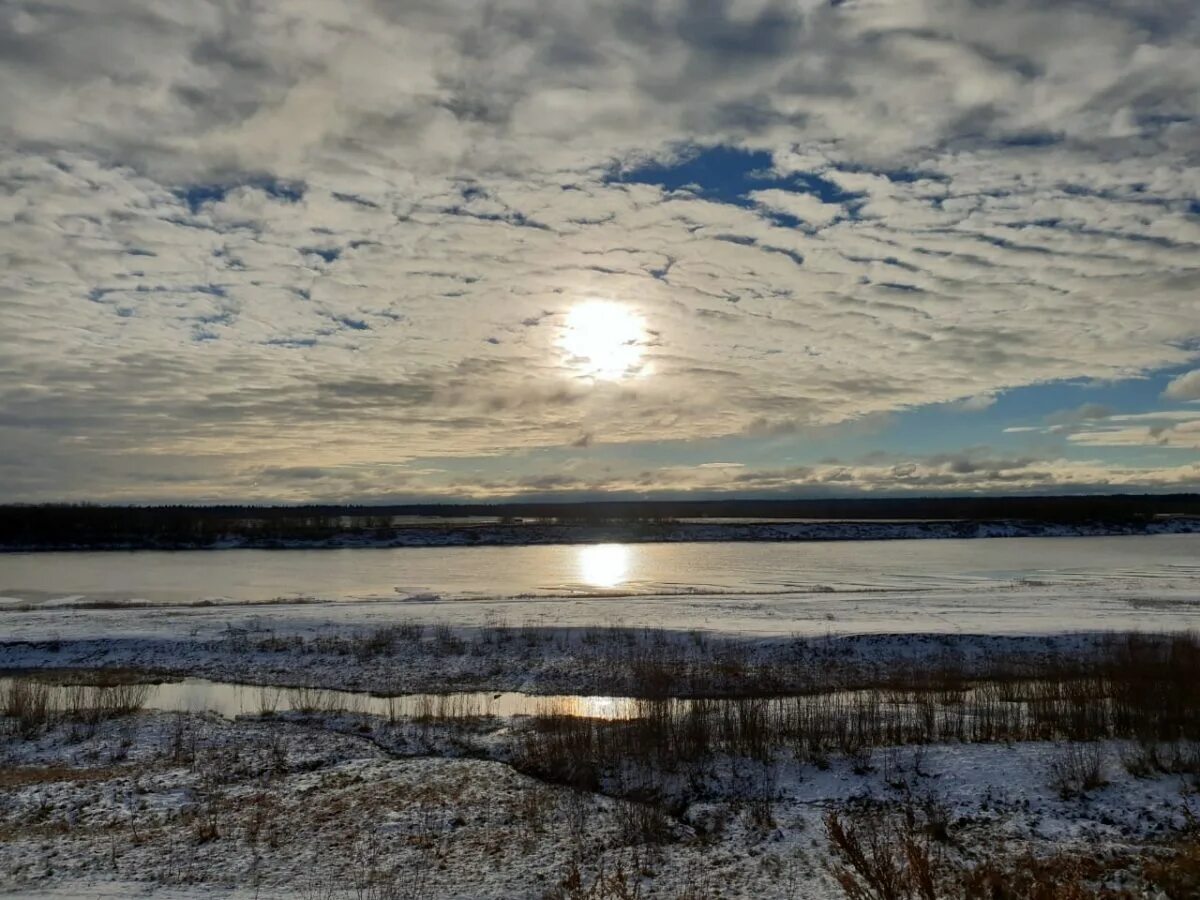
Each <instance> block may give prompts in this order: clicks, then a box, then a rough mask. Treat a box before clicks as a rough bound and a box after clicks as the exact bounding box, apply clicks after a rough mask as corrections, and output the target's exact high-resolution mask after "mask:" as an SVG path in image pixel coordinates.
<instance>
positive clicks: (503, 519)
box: [0, 494, 1200, 548]
mask: <svg viewBox="0 0 1200 900" xmlns="http://www.w3.org/2000/svg"><path fill="white" fill-rule="evenodd" d="M1172 515H1175V516H1180V515H1186V516H1200V494H1145V495H1132V494H1116V495H1104V496H1064V497H1051V496H1031V497H920V498H857V499H841V500H828V499H820V500H745V499H742V500H651V501H599V502H580V503H550V502H541V503H458V504H432V503H426V504H405V505H392V506H353V505H345V506H342V505H312V506H232V505H230V506H183V505H177V506H101V505H91V504H78V505H76V504H44V505H11V506H0V545H2V546H5V547H9V548H21V547H49V546H73V547H85V548H86V547H105V546H108V547H111V546H120V545H128V546H158V547H172V546H178V547H184V546H200V547H203V546H212V545H214V544H216V543H218V542H220V541H222V540H234V541H247V540H249V541H259V542H263V541H279V540H300V541H319V540H322V539H326V538H329V537H331V536H334V535H338V534H345V533H347V532H349V533H359V534H372V535H386V534H387V533H388V532H390V531H391V530H393V529H394V528H395V527H397V525H396V521H395V520H396V518H397V517H416V518H424V519H427V523H428V525H429V526H430V527H436V526H438V525H440V524H444V522H443V520H445V519H448V518H449V519H470V518H482V517H486V518H488V519H491V520H493V521H496V520H498V521H499V522H500V523H502V524H504V525H512V526H514V527H519V526H520V525H522V524H527V523H543V524H544V523H556V524H564V525H573V524H580V525H586V524H614V523H618V524H619V523H647V522H649V523H654V522H671V521H675V520H679V519H707V518H745V519H834V520H839V519H840V520H867V521H870V520H875V521H879V520H937V519H943V520H944V519H957V520H974V521H995V520H1023V521H1032V522H1048V523H1082V522H1113V523H1123V522H1131V521H1146V520H1149V519H1151V518H1154V517H1157V516H1172ZM404 527H407V528H412V527H414V526H413V524H412V523H411V522H408V523H406V524H405V526H404ZM415 527H421V526H420V525H417V526H415ZM455 527H460V528H461V527H469V525H466V524H465V523H462V522H458V523H455Z"/></svg>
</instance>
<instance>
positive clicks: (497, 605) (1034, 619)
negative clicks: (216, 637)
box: [0, 535, 1200, 637]
mask: <svg viewBox="0 0 1200 900" xmlns="http://www.w3.org/2000/svg"><path fill="white" fill-rule="evenodd" d="M281 598H283V599H304V600H315V601H328V602H319V603H307V604H293V603H287V604H281V605H279V606H254V607H247V608H245V609H238V608H230V607H229V606H227V605H225V604H246V603H250V604H257V603H265V602H269V601H274V600H279V599H281ZM133 603H137V604H138V605H150V606H152V607H155V608H154V609H152V610H141V611H139V613H138V614H137V615H136V616H135V614H134V611H133V610H130V609H121V608H120V607H122V606H123V605H125V604H133ZM209 604H219V605H216V606H213V605H209ZM110 606H112V607H117V608H115V609H108V608H107V607H110ZM164 606H165V607H167V608H165V609H161V608H159V607H164ZM97 607H105V608H97ZM0 609H2V610H4V612H3V613H2V614H3V616H4V618H3V619H0V631H3V630H4V628H3V624H4V622H5V621H7V622H8V623H9V625H10V626H11V628H10V629H9V630H10V633H11V634H12V636H13V637H16V636H18V635H20V636H29V637H36V636H38V635H39V634H42V633H49V632H53V633H56V634H57V633H63V632H64V630H65V632H77V631H78V632H83V631H86V630H87V628H88V623H89V622H90V623H91V625H92V626H96V627H100V628H101V630H103V631H105V632H111V630H114V629H115V630H116V631H119V632H128V631H131V630H132V631H140V630H142V629H143V628H149V627H151V626H152V624H153V623H154V622H157V623H158V626H159V628H158V629H155V630H162V629H169V628H171V627H173V626H171V625H170V624H169V623H170V622H171V621H172V620H173V619H174V620H178V619H179V618H180V617H185V616H186V617H187V618H188V619H190V620H192V621H193V622H194V623H195V624H196V625H200V624H201V623H204V622H211V623H215V622H216V621H218V620H219V621H220V622H222V623H225V622H228V621H231V620H233V619H237V618H238V617H239V616H248V615H251V614H253V615H255V616H257V617H259V618H261V617H264V616H266V617H269V618H271V619H279V620H281V622H282V620H284V619H287V620H290V621H291V622H292V623H293V624H296V625H303V624H304V623H308V624H311V625H316V624H318V622H333V621H340V622H346V623H353V622H370V623H374V622H379V621H385V620H387V619H389V618H396V617H409V618H418V619H425V620H437V621H451V622H458V623H462V624H483V623H484V622H495V621H497V620H498V619H502V620H503V621H506V622H507V623H509V624H522V623H526V622H534V621H536V622H538V623H539V624H561V625H581V624H618V623H619V624H626V625H664V626H672V627H698V628H708V629H713V630H731V631H749V632H758V633H788V632H813V631H820V630H830V631H889V630H899V631H907V630H912V631H963V630H969V631H977V632H1014V631H1045V630H1057V629H1063V628H1067V629H1077V628H1093V627H1100V628H1139V627H1140V628H1171V629H1175V628H1186V627H1197V628H1200V536H1198V535H1175V536H1154V537H1111V538H1095V537H1092V538H1007V539H995V540H915V541H846V542H829V543H761V544H755V543H725V544H722V543H706V544H629V545H623V544H598V545H573V546H566V545H563V546H537V547H481V548H421V549H415V548H406V549H388V550H383V549H356V550H287V551H256V550H238V551H183V552H152V551H142V552H136V553H121V552H110V553H35V554H5V555H0ZM85 620H86V621H85ZM177 624H178V622H177Z"/></svg>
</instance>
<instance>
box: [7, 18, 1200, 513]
mask: <svg viewBox="0 0 1200 900" xmlns="http://www.w3.org/2000/svg"><path fill="white" fill-rule="evenodd" d="M714 148H718V149H719V153H720V154H723V155H722V156H721V157H720V159H721V161H722V162H721V165H720V166H716V167H715V168H713V169H712V171H711V172H710V171H708V170H706V169H704V167H703V165H701V164H702V163H703V162H704V161H705V160H709V159H713V158H715V157H714V156H713V154H716V153H718V149H714ZM689 165H691V166H693V168H694V169H695V171H696V172H699V173H701V175H700V176H698V177H700V178H701V180H700V181H699V182H694V183H691V182H688V183H676V181H677V179H676V180H673V179H672V178H671V177H669V176H670V173H672V172H680V171H685V170H686V171H689V172H690V171H692V170H691V169H686V167H687V166H689ZM1198 198H1200V17H1198V16H1197V14H1196V10H1195V5H1194V3H1192V2H1190V0H1189V2H1183V0H1159V2H1154V3H1151V2H1133V0H1103V2H1102V0H1075V2H1062V3H1054V4H1044V3H1033V2H1014V0H1004V2H995V3H979V2H970V0H960V2H952V0H943V2H937V0H893V2H887V3H884V2H872V0H851V2H843V3H834V4H831V3H827V2H825V3H817V2H799V3H797V2H794V0H793V2H788V3H775V2H767V0H736V2H734V0H731V2H718V0H669V2H666V0H664V2H646V0H628V2H599V3H598V2H583V0H579V2H574V0H566V2H563V0H558V2H548V0H540V2H539V0H501V2H495V3H489V4H478V3H475V2H467V0H462V2H455V0H437V2H433V0H430V2H424V0H412V2H405V3H402V4H394V3H384V2H379V3H371V2H365V0H358V2H354V0H351V2H345V3H337V4H333V3H321V2H314V0H283V2H273V3H256V2H247V3H239V4H225V3H211V4H209V3H202V2H191V3H174V2H166V3H153V4H151V3H148V2H134V0H112V2H107V3H105V4H102V5H97V4H94V3H84V2H67V3H60V4H56V5H53V6H49V5H45V4H34V3H10V4H7V5H6V6H5V7H4V8H3V10H0V223H2V228H0V261H2V266H0V315H2V317H3V328H2V330H0V373H2V374H3V378H2V379H0V488H2V489H3V492H4V495H5V498H6V499H46V498H50V497H67V496H69V497H82V496H94V497H97V498H105V499H112V498H120V497H129V498H137V499H149V498H155V497H161V498H183V499H187V498H203V499H217V498H221V497H228V498H229V499H243V498H255V499H271V498H276V497H278V498H280V499H306V498H309V497H313V498H341V497H349V496H354V497H370V496H375V495H378V496H386V495H392V494H397V493H404V494H412V495H420V494H422V493H423V492H425V493H431V494H441V493H443V492H447V491H454V492H458V493H462V494H475V495H492V494H495V493H498V492H501V490H502V489H503V487H504V485H508V486H509V488H508V489H510V490H511V491H514V492H521V491H539V490H541V491H545V490H551V489H553V486H543V487H541V488H539V487H538V486H536V485H532V486H531V485H528V484H526V483H525V482H524V481H523V480H522V479H521V478H520V477H517V476H513V475H511V474H509V475H506V474H505V472H506V460H508V459H509V458H512V457H513V456H514V455H518V454H529V453H533V452H537V451H539V450H541V449H543V448H563V447H571V446H575V447H576V448H578V450H579V451H580V452H581V453H584V452H586V451H587V450H588V448H589V447H594V446H596V445H600V444H622V443H624V444H632V443H634V442H648V441H649V442H653V441H666V440H670V441H682V442H689V441H698V440H711V439H714V438H721V437H733V436H749V437H752V438H753V437H760V438H762V439H764V440H766V439H778V438H779V437H780V436H786V435H789V434H802V433H806V432H807V430H811V429H820V428H827V427H833V426H838V425H839V424H844V423H847V422H854V421H856V420H863V419H869V418H870V417H872V416H878V415H885V414H888V413H892V412H895V411H897V410H902V409H905V408H912V407H919V406H923V405H926V404H957V405H958V406H959V407H960V408H961V409H963V410H964V411H965V413H966V414H970V412H971V411H972V410H979V409H983V408H986V406H987V405H988V403H989V402H990V401H991V398H993V397H995V396H996V395H998V394H1000V393H1002V392H1004V391H1005V390H1008V389H1011V388H1015V387H1019V386H1023V385H1031V384H1037V383H1042V382H1050V381H1056V380H1063V379H1098V380H1109V379H1120V378H1128V377H1134V376H1138V375H1141V374H1143V373H1146V372H1149V371H1153V370H1158V369H1163V368H1168V367H1180V366H1187V365H1189V364H1191V363H1194V361H1195V360H1196V359H1197V354H1198V351H1200V303H1198V300H1197V297H1198V296H1200V252H1198V251H1200V199H1198ZM592 298H600V299H605V300H611V301H616V302H620V303H623V304H627V305H628V306H629V307H630V308H631V309H633V310H634V311H636V313H637V315H638V316H640V317H641V319H642V320H644V322H645V324H646V329H647V333H646V337H645V340H644V344H645V346H643V347H641V348H640V350H641V355H642V358H643V359H644V360H645V362H646V366H647V369H648V370H652V371H653V375H648V376H646V377H640V378H633V379H628V380H624V381H616V382H599V381H595V380H593V379H590V378H587V377H581V373H580V371H579V370H578V367H576V366H573V365H572V362H571V360H570V359H569V358H566V357H565V356H564V354H563V352H562V349H561V344H562V336H563V329H564V328H565V327H566V321H567V316H568V314H569V312H570V310H571V309H572V308H574V307H577V306H578V305H579V304H581V303H584V302H586V301H588V300H589V299H592ZM1196 374H1197V373H1196V372H1194V371H1193V372H1190V373H1189V374H1185V375H1182V376H1180V378H1179V379H1177V380H1176V381H1174V382H1172V384H1171V385H1170V387H1168V388H1167V392H1166V393H1167V396H1168V397H1169V398H1170V399H1171V400H1173V401H1177V402H1186V401H1190V400H1194V399H1196V398H1197V397H1198V396H1200V394H1197V391H1196V384H1195V378H1194V377H1193V376H1195V375H1196ZM1081 421H1083V420H1081ZM1059 424H1063V423H1059ZM1154 427H1156V425H1155V424H1154V423H1132V422H1125V423H1121V424H1119V426H1113V425H1112V423H1111V422H1110V423H1109V425H1107V426H1106V427H1105V428H1104V429H1101V430H1093V431H1078V432H1073V433H1072V436H1071V439H1070V440H1071V441H1072V442H1073V443H1076V444H1080V445H1084V444H1086V445H1090V446H1097V447H1099V446H1117V445H1122V446H1124V445H1128V444H1132V443H1140V444H1141V445H1146V446H1151V445H1154V446H1166V447H1174V448H1195V447H1196V443H1195V442H1196V437H1195V435H1196V432H1195V430H1194V428H1193V427H1192V423H1190V422H1176V423H1174V424H1171V425H1170V427H1169V428H1168V429H1167V431H1165V432H1160V433H1159V434H1158V435H1153V434H1152V429H1153V428H1154ZM1163 434H1167V435H1168V436H1167V438H1166V443H1163V442H1162V441H1161V440H1158V438H1160V437H1162V435H1163ZM1097 436H1099V437H1097ZM1141 438H1144V440H1142V439H1141ZM1156 441H1157V443H1156ZM951 449H953V448H947V451H949V450H951ZM910 456H911V460H910V461H909V462H907V463H895V464H893V465H890V466H883V467H880V466H869V465H868V466H858V467H855V468H853V469H852V470H851V477H850V479H849V480H847V481H845V482H844V483H845V484H846V485H847V488H848V489H850V488H857V487H861V488H863V489H887V485H888V484H892V485H895V486H898V487H903V486H905V485H908V484H910V483H914V479H915V478H917V477H918V475H919V477H920V478H922V479H924V480H923V482H922V483H923V484H924V485H926V486H928V487H930V488H936V487H944V488H948V489H976V488H977V489H989V490H990V489H1006V486H1008V485H1016V486H1017V487H1018V488H1022V489H1023V488H1025V487H1028V486H1038V485H1043V484H1046V485H1048V486H1051V487H1052V486H1053V485H1054V484H1058V483H1062V484H1064V485H1070V484H1076V483H1083V482H1084V481H1086V482H1088V483H1100V484H1105V485H1113V486H1121V485H1125V484H1127V485H1142V484H1146V483H1151V482H1154V483H1158V482H1162V483H1164V484H1170V485H1184V486H1187V485H1189V484H1190V485H1192V486H1194V485H1195V484H1196V481H1197V479H1196V475H1195V470H1194V467H1193V468H1192V469H1191V470H1187V468H1186V467H1184V468H1183V469H1180V468H1178V467H1176V466H1174V465H1173V464H1171V465H1168V464H1163V466H1162V467H1153V466H1152V467H1150V469H1149V470H1147V469H1146V468H1145V467H1142V468H1140V469H1137V470H1136V471H1134V470H1133V469H1131V468H1129V467H1128V466H1117V465H1116V464H1108V463H1104V462H1103V461H1101V462H1094V461H1093V462H1089V463H1087V464H1086V465H1085V464H1084V463H1082V462H1080V461H1079V460H1078V459H1076V460H1074V461H1063V462H1054V459H1053V458H1051V459H1050V460H1049V462H1047V464H1046V465H1045V466H1042V467H1041V468H1037V467H1036V466H1034V465H1033V464H1032V463H1029V464H1026V465H1024V466H1023V467H1019V468H1017V469H1011V468H1006V467H999V468H996V467H986V466H985V467H981V468H979V469H976V470H972V471H966V472H957V473H956V472H950V475H953V476H954V477H953V478H950V479H949V480H947V479H945V478H943V477H942V476H943V475H944V474H945V473H944V472H943V470H944V468H945V467H944V464H941V463H939V464H931V463H929V462H928V460H927V459H926V458H925V457H919V456H917V455H910ZM452 457H460V458H472V459H476V458H485V457H490V458H491V462H486V461H485V462H482V463H480V470H479V471H478V472H477V473H476V474H474V475H472V476H470V477H466V476H459V475H456V476H454V477H453V478H450V477H449V476H447V477H441V476H440V475H439V473H438V472H435V471H431V469H436V468H437V467H438V466H437V464H436V463H433V462H431V461H430V460H436V459H444V458H452ZM904 465H912V466H914V467H915V468H914V469H913V470H912V471H913V472H914V473H918V474H917V475H909V474H905V473H904V472H903V471H900V470H897V469H896V468H895V466H901V467H903V466H904ZM835 468H836V467H835ZM1159 468H1161V471H1159ZM653 471H654V473H655V475H654V476H653V477H652V478H646V479H641V478H640V477H636V478H635V477H634V476H633V474H632V472H631V471H626V472H624V473H621V474H620V475H619V476H614V477H612V478H610V479H608V480H606V479H605V478H587V479H583V480H582V481H581V480H580V479H579V478H578V477H577V476H574V475H572V474H571V472H569V471H567V470H560V471H556V472H552V473H548V474H547V475H546V476H544V477H546V478H549V479H558V482H557V484H558V485H559V486H561V487H562V489H564V490H567V489H570V490H580V489H604V488H605V487H608V488H611V489H613V490H640V491H645V490H653V489H655V484H654V478H657V479H658V487H660V488H661V489H666V490H671V489H705V490H709V489H711V490H726V489H732V490H736V489H741V488H745V489H747V490H750V489H755V490H758V489H767V488H766V487H765V486H766V485H772V486H776V487H778V488H779V489H781V490H786V489H790V488H794V487H795V486H796V485H797V484H798V483H799V481H798V480H797V478H796V477H793V476H788V475H787V474H782V475H780V474H778V473H779V472H780V471H783V470H780V469H777V468H770V467H763V468H762V469H761V470H755V471H751V472H741V473H738V472H736V471H734V470H730V469H723V468H721V467H713V468H709V469H706V470H703V476H702V477H700V476H697V475H695V474H694V473H689V474H687V475H686V476H684V475H681V474H679V471H678V470H676V469H673V468H672V467H671V466H670V465H669V464H663V465H659V466H657V467H656V468H655V469H654V470H653ZM830 471H834V470H833V469H831V470H830ZM838 471H840V470H838ZM1189 471H1190V474H1189ZM1014 472H1024V473H1025V475H1024V476H1023V477H1024V480H1019V479H1016V478H1015V477H1010V475H1011V473H1014ZM921 473H924V474H921ZM939 473H941V474H939ZM1005 473H1009V474H1005ZM1038 473H1042V474H1048V477H1049V481H1048V482H1047V481H1045V480H1043V479H1041V478H1040V476H1039V477H1034V476H1035V475H1037V474H1038ZM828 475H829V473H828V472H824V471H823V470H822V471H821V472H817V474H815V475H814V471H812V470H806V474H805V477H806V478H817V479H818V480H819V479H820V478H824V477H826V476H828ZM960 476H961V477H960ZM740 478H754V479H757V480H756V481H754V482H753V484H751V483H750V482H749V481H739V479H740ZM789 479H790V480H789ZM939 479H941V480H939ZM1188 479H1191V480H1190V482H1189V480H1188ZM643 482H645V483H643ZM581 485H582V486H581ZM631 485H632V486H631Z"/></svg>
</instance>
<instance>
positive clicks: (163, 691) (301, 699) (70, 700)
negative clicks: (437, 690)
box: [0, 678, 639, 721]
mask: <svg viewBox="0 0 1200 900" xmlns="http://www.w3.org/2000/svg"><path fill="white" fill-rule="evenodd" d="M14 683H15V680H14V679H12V678H0V696H8V695H9V694H10V693H11V692H12V690H13V685H14ZM21 683H22V684H23V683H25V681H24V680H22V681H21ZM38 683H39V684H43V685H44V686H45V688H46V689H47V693H46V694H45V695H44V701H45V704H46V708H47V709H48V710H49V711H51V712H52V713H65V712H66V711H69V710H71V709H72V708H74V706H78V705H79V700H80V694H79V689H80V686H79V685H73V684H57V683H52V682H51V683H46V682H38ZM123 688H124V693H122V696H125V695H126V694H128V693H129V692H130V690H131V689H136V694H137V699H136V702H133V703H132V704H131V708H132V709H139V708H140V709H148V710H153V711H155V712H183V713H197V714H199V713H216V714H218V715H221V716H224V717H226V718H230V719H232V718H236V717H238V716H271V715H276V714H282V713H289V712H297V713H304V714H308V715H316V714H326V715H328V714H334V713H351V714H354V715H370V716H380V717H383V718H386V719H389V720H393V721H395V720H400V719H412V720H416V721H425V720H441V719H476V718H481V717H485V716H496V717H511V716H554V715H557V716H579V717H583V718H593V719H630V718H635V717H636V716H637V715H639V705H638V701H637V700H634V699H632V698H629V697H603V696H587V695H582V694H559V695H539V694H522V693H519V692H516V691H502V692H499V693H496V692H491V691H477V692H470V691H465V692H455V693H448V694H404V695H400V696H395V697H382V696H378V695H376V694H368V693H358V692H354V691H335V690H327V689H324V688H310V687H269V686H263V687H259V686H257V685H247V684H237V683H232V682H220V681H208V680H206V679H203V678H185V679H183V680H182V681H167V682H163V683H161V684H136V685H124V686H123ZM91 690H92V693H93V694H94V693H95V691H96V689H94V688H92V689H91ZM104 690H109V691H112V690H121V689H120V688H106V689H104ZM88 696H91V695H88ZM89 702H91V703H92V704H93V705H95V701H94V699H93V700H91V701H89ZM109 705H110V706H111V705H112V704H111V703H110V704H109ZM114 708H115V707H114ZM124 711H129V710H124Z"/></svg>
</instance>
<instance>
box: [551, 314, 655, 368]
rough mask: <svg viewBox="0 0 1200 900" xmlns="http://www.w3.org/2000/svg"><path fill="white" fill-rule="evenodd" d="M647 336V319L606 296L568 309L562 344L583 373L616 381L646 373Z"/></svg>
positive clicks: (571, 362) (565, 352) (564, 350)
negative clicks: (608, 299) (644, 350)
mask: <svg viewBox="0 0 1200 900" xmlns="http://www.w3.org/2000/svg"><path fill="white" fill-rule="evenodd" d="M646 338H647V334H646V323H645V321H643V319H642V317H641V316H639V315H638V314H637V313H635V312H634V311H633V310H631V309H629V308H628V307H627V306H624V305H622V304H620V303H612V302H609V301H607V300H589V301H587V302H585V303H581V304H579V305H578V306H576V307H573V308H572V309H571V311H570V312H568V313H567V321H566V330H565V331H564V332H563V336H562V342H561V346H562V349H563V352H564V354H565V355H566V358H567V362H568V363H569V364H570V365H571V366H572V367H573V368H574V369H575V370H576V371H577V372H578V373H579V374H580V375H583V376H585V377H590V378H598V379H603V380H605V381H616V380H618V379H621V378H628V377H630V376H633V375H644V374H646V368H645V366H644V364H643V362H642V353H643V348H644V347H645V343H646Z"/></svg>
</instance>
